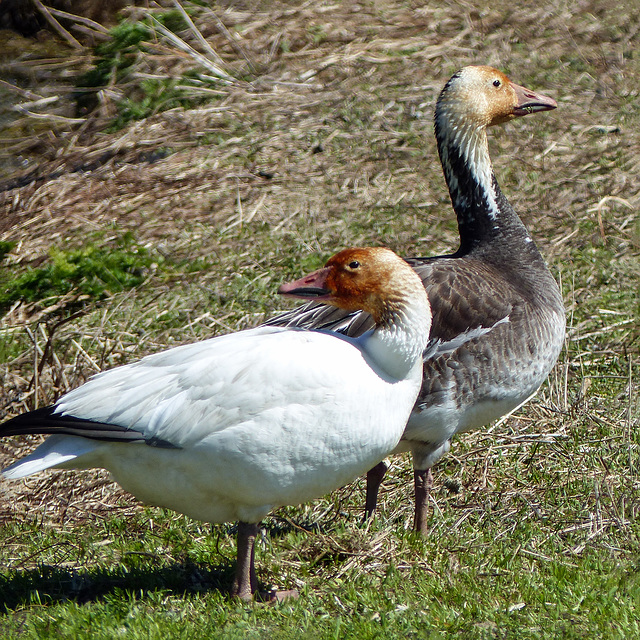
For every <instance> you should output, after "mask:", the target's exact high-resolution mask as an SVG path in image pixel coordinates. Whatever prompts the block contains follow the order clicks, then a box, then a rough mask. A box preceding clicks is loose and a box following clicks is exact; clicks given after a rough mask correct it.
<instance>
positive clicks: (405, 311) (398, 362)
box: [363, 285, 431, 380]
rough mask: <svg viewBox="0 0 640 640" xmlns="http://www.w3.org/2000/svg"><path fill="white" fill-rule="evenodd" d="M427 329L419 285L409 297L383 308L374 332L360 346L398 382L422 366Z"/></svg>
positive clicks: (427, 312)
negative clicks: (417, 366) (415, 368)
mask: <svg viewBox="0 0 640 640" xmlns="http://www.w3.org/2000/svg"><path fill="white" fill-rule="evenodd" d="M430 329H431V313H430V309H429V302H428V299H427V294H426V291H425V289H424V287H422V285H420V289H419V290H418V289H416V291H415V292H413V293H412V294H411V296H407V297H406V298H403V299H402V300H401V301H398V302H395V303H394V304H393V305H389V306H387V307H386V308H385V310H384V312H383V314H382V315H381V317H379V318H378V325H377V327H376V329H375V330H374V331H373V332H372V333H369V334H366V335H365V336H363V346H364V349H365V351H366V352H367V353H368V354H369V355H370V356H371V357H372V358H373V359H374V360H375V362H376V363H377V364H378V366H380V367H381V368H382V369H384V371H385V372H386V373H388V374H389V375H390V376H391V377H393V378H396V379H398V380H401V379H404V378H406V377H407V376H409V374H410V372H411V371H412V370H414V367H416V365H417V364H418V363H422V353H423V351H424V350H425V348H426V346H427V341H428V339H429V331H430Z"/></svg>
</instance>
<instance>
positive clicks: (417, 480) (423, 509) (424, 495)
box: [413, 468, 433, 536]
mask: <svg viewBox="0 0 640 640" xmlns="http://www.w3.org/2000/svg"><path fill="white" fill-rule="evenodd" d="M413 482H414V487H415V500H416V510H415V516H414V520H413V530H414V531H419V532H420V533H421V534H422V535H423V536H426V535H427V533H428V532H429V527H428V525H427V511H428V506H429V494H430V493H431V489H432V488H433V474H432V473H431V468H429V469H425V470H421V469H414V471H413Z"/></svg>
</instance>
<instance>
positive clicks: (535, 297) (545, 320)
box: [266, 67, 565, 534]
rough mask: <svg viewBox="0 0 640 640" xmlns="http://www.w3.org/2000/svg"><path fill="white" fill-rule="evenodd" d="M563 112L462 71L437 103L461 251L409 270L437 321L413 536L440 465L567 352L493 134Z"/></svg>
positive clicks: (421, 415)
mask: <svg viewBox="0 0 640 640" xmlns="http://www.w3.org/2000/svg"><path fill="white" fill-rule="evenodd" d="M556 106H557V105H556V103H555V101H554V100H553V99H551V98H548V97H546V96H543V95H540V94H537V93H534V92H533V91H530V90H528V89H525V88H524V87H520V86H518V85H516V84H514V83H512V82H511V81H510V80H509V78H507V77H506V76H505V75H504V74H503V73H501V72H500V71H498V70H497V69H493V68H491V67H465V68H463V69H462V70H460V71H459V72H458V73H456V74H455V75H454V76H453V77H451V79H450V80H449V81H448V82H447V84H446V85H445V87H444V89H443V90H442V93H441V94H440V97H439V98H438V102H437V105H436V111H435V134H436V139H437V142H438V152H439V155H440V160H441V162H442V168H443V171H444V175H445V179H446V181H447V186H448V187H449V193H450V195H451V200H452V203H453V208H454V210H455V212H456V216H457V218H458V228H459V232H460V247H459V249H458V250H457V251H456V252H455V253H454V254H452V255H447V256H436V257H431V258H413V259H409V260H408V262H409V264H411V266H412V267H413V268H414V269H415V271H416V272H417V273H418V275H420V277H421V278H422V281H423V283H424V286H425V288H426V291H427V294H428V296H429V301H430V303H431V307H432V311H433V322H432V328H431V335H430V343H429V347H428V348H427V351H426V352H425V360H424V374H423V383H422V389H421V391H420V395H419V397H418V401H417V403H416V406H415V407H414V410H413V412H412V414H411V418H410V419H409V422H408V424H407V428H406V430H405V433H404V435H403V438H402V442H401V443H400V445H399V447H398V449H397V451H398V452H401V451H410V452H411V453H412V455H413V464H414V483H415V500H416V505H415V506H416V508H415V518H414V528H415V529H416V530H418V531H421V532H422V533H424V534H426V533H427V517H426V516H427V503H428V499H429V492H430V489H431V486H432V483H433V477H432V475H431V467H432V465H433V464H434V463H435V462H437V461H438V460H439V459H440V458H441V457H442V456H443V455H444V454H445V453H446V452H447V451H448V450H449V448H450V440H451V438H452V436H454V435H455V434H457V433H462V432H464V431H468V430H470V429H476V428H478V427H481V426H483V425H486V424H488V423H489V422H491V421H493V420H495V419H497V418H499V417H501V416H503V415H505V414H507V413H509V412H510V411H512V410H513V409H515V408H517V407H518V406H519V405H521V404H522V403H523V402H525V401H526V400H527V399H529V398H530V397H531V396H532V395H533V394H534V393H535V392H536V390H537V389H538V387H539V386H540V385H541V384H542V382H543V381H544V380H545V378H546V377H547V375H548V373H549V371H550V370H551V368H552V367H553V365H554V363H555V361H556V359H557V357H558V354H559V353H560V350H561V348H562V344H563V341H564V333H565V311H564V306H563V302H562V296H561V294H560V290H559V288H558V285H557V284H556V282H555V280H554V279H553V276H552V275H551V273H550V272H549V269H548V268H547V266H546V265H545V262H544V259H543V258H542V256H541V255H540V252H539V251H538V249H537V247H536V245H535V243H534V242H533V239H532V238H531V236H530V235H529V232H528V231H527V229H526V228H525V226H524V225H523V224H522V222H521V220H520V218H519V217H518V215H517V214H516V212H515V211H514V210H513V208H512V207H511V205H510V204H509V202H508V201H507V199H506V198H505V196H504V195H503V193H502V191H501V190H500V187H499V186H498V182H497V180H496V177H495V174H494V172H493V167H492V164H491V158H490V157H489V146H488V142H487V134H486V129H487V127H489V126H492V125H495V124H501V123H504V122H507V121H509V120H512V119H513V118H517V117H519V116H524V115H527V114H529V113H535V112H538V111H547V110H549V109H555V108H556ZM266 324H268V325H281V326H303V327H312V328H322V329H331V330H335V331H340V332H343V333H345V334H346V335H350V336H356V335H359V334H360V333H361V332H363V331H366V330H368V329H369V328H370V326H371V319H370V318H369V317H368V316H367V315H366V314H363V313H359V312H358V313H351V314H347V313H345V312H343V311H341V310H333V309H323V308H318V307H317V306H315V305H306V306H304V307H301V308H299V309H294V310H293V311H290V312H287V313H284V314H281V315H280V316H277V317H276V318H274V319H272V320H270V321H268V322H267V323H266ZM386 469H387V467H386V464H385V463H384V462H381V463H380V464H379V465H377V466H376V467H375V468H373V469H372V470H371V471H370V472H369V474H368V475H367V500H366V513H367V514H371V513H372V512H373V510H374V509H375V506H376V500H377V494H378V488H379V486H380V482H381V481H382V478H383V476H384V474H385V472H386Z"/></svg>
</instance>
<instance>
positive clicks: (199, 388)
mask: <svg viewBox="0 0 640 640" xmlns="http://www.w3.org/2000/svg"><path fill="white" fill-rule="evenodd" d="M345 363H347V365H348V366H347V368H348V370H349V371H350V373H349V372H347V371H345V368H344V364H345ZM354 368H355V369H356V371H354V370H353V369H354ZM367 369H369V371H367ZM357 371H360V373H361V374H362V375H364V376H365V377H367V376H368V375H371V369H370V367H367V365H366V363H365V360H364V358H363V357H362V354H361V353H360V350H359V349H358V348H357V347H356V346H355V345H354V341H353V340H349V339H341V338H337V337H336V336H331V335H328V334H324V333H320V332H312V331H302V330H300V331H298V330H291V329H288V330H286V329H279V328H272V327H261V328H257V329H253V330H249V331H242V332H239V333H235V334H230V335H226V336H220V337H217V338H212V339H210V340H205V341H203V342H199V343H195V344H191V345H185V346H181V347H176V348H174V349H170V350H168V351H164V352H161V353H158V354H155V355H151V356H147V357H145V358H143V359H142V360H140V361H138V362H135V363H133V364H130V365H125V366H123V367H118V368H116V369H111V370H109V371H106V372H104V373H101V374H98V375H97V376H95V377H94V378H92V379H91V380H89V381H88V382H87V383H86V384H84V385H82V386H81V387H79V388H78V389H75V390H74V391H71V392H70V393H68V394H66V395H65V396H63V397H62V398H61V399H60V400H59V401H58V402H57V403H56V405H55V408H54V413H53V414H52V416H51V419H53V420H56V419H60V417H66V416H72V417H74V418H80V419H82V420H84V421H89V425H91V424H92V423H102V424H105V425H114V426H117V427H121V428H126V429H127V430H128V431H133V432H137V433H138V434H139V437H140V439H142V440H144V441H146V442H147V443H149V444H159V445H160V446H173V447H180V448H182V447H188V446H191V445H194V444H195V443H197V442H199V441H201V440H203V439H204V438H206V437H207V436H208V435H210V434H211V433H213V432H215V431H221V430H223V429H225V428H227V427H230V426H233V425H236V424H238V423H241V422H244V421H246V420H248V419H251V417H252V416H256V415H258V414H260V413H265V412H267V411H270V410H273V409H274V408H282V407H284V406H288V405H297V406H301V405H311V406H313V405H317V404H318V403H322V402H325V401H326V399H327V398H328V397H330V396H332V395H335V393H336V390H337V389H338V390H340V392H341V393H342V391H344V390H346V388H348V386H349V385H351V387H352V388H353V390H354V391H355V390H356V387H358V388H361V384H362V383H363V381H362V380H361V381H360V382H357V377H358V375H357ZM80 426H82V425H80ZM87 435H90V434H87ZM102 437H103V438H104V439H109V438H108V437H107V436H106V435H104V434H103V436H102ZM114 439H118V432H116V435H115V437H114Z"/></svg>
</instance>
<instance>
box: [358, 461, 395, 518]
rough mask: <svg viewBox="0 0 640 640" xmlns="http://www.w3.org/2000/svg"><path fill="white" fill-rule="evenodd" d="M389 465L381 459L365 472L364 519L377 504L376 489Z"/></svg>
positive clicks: (371, 512) (370, 514) (368, 516)
mask: <svg viewBox="0 0 640 640" xmlns="http://www.w3.org/2000/svg"><path fill="white" fill-rule="evenodd" d="M388 468H389V465H388V464H387V463H386V462H385V461H384V460H383V461H382V462H380V463H378V464H377V465H376V466H375V467H373V469H371V470H369V471H368V472H367V497H366V500H365V503H364V520H368V519H369V518H370V517H371V516H372V515H373V512H374V511H375V510H376V506H377V505H378V491H379V490H380V485H381V484H382V479H383V478H384V476H385V474H386V473H387V469H388Z"/></svg>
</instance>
